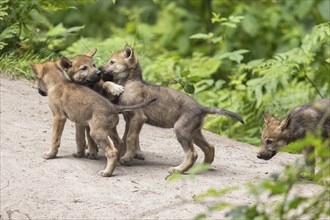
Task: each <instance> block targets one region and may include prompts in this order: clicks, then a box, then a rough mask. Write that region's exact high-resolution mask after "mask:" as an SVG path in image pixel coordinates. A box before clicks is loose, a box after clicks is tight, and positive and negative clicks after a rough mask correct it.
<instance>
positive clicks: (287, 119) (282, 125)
mask: <svg viewBox="0 0 330 220" xmlns="http://www.w3.org/2000/svg"><path fill="white" fill-rule="evenodd" d="M290 122H291V114H289V115H288V116H286V117H285V119H283V120H282V121H281V123H280V128H281V130H282V131H283V130H284V129H286V128H287V127H288V126H289V125H290Z"/></svg>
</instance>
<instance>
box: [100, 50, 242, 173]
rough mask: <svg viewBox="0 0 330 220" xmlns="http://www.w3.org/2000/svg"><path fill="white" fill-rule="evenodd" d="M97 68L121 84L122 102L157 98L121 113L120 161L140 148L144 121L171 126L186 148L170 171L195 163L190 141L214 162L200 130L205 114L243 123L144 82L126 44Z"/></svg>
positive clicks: (194, 151)
mask: <svg viewBox="0 0 330 220" xmlns="http://www.w3.org/2000/svg"><path fill="white" fill-rule="evenodd" d="M100 70H101V71H102V74H103V75H105V76H106V75H111V76H112V78H113V81H114V82H115V83H117V84H119V85H123V86H124V89H125V92H124V93H122V94H121V96H120V97H119V101H120V103H121V104H125V105H126V104H127V105H131V104H135V103H138V102H140V101H141V100H144V99H148V98H150V97H155V98H157V101H156V102H154V103H152V104H150V105H148V106H147V107H145V108H143V109H138V110H136V111H132V112H129V113H127V114H126V113H125V114H124V116H125V119H126V129H125V134H124V137H123V141H124V143H126V153H125V155H124V156H123V157H122V158H121V159H120V162H121V163H127V162H129V161H131V160H132V159H133V157H134V155H135V153H136V150H137V149H138V148H139V133H140V131H141V128H142V126H143V124H144V123H148V124H150V125H154V126H157V127H162V128H174V132H175V134H176V137H177V140H178V141H179V143H180V144H181V146H182V148H183V150H184V152H185V158H184V160H183V162H182V163H181V164H180V165H179V166H176V167H171V168H170V169H169V172H170V173H173V172H185V171H187V170H188V169H189V168H190V167H191V166H192V165H193V164H194V163H195V161H196V159H197V152H196V150H195V148H194V145H193V144H196V145H197V146H198V147H200V148H201V149H202V151H203V152H204V155H205V158H204V162H205V163H212V162H213V160H214V147H213V146H212V145H211V144H210V143H208V142H207V141H206V140H205V138H204V136H203V135H202V131H201V129H202V125H203V119H204V117H205V115H207V114H219V115H225V116H229V117H232V118H235V119H237V120H239V121H240V122H242V123H244V122H243V119H242V118H241V117H240V116H239V115H238V114H236V113H233V112H230V111H227V110H224V109H214V108H207V107H204V106H201V105H199V104H198V103H197V102H196V101H195V100H194V99H192V98H191V97H190V96H188V95H186V94H184V93H182V92H179V91H176V90H173V89H170V88H165V87H160V86H156V85H151V84H149V83H147V82H145V81H144V80H143V79H142V71H141V67H140V64H139V62H138V58H137V56H136V55H135V53H134V51H133V49H132V48H131V47H129V46H125V48H124V50H122V51H118V52H116V53H114V54H113V55H112V56H111V59H110V61H109V63H107V64H105V65H104V66H103V67H102V68H101V69H100Z"/></svg>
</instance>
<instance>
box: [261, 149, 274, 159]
mask: <svg viewBox="0 0 330 220" xmlns="http://www.w3.org/2000/svg"><path fill="white" fill-rule="evenodd" d="M275 154H276V151H268V152H267V153H264V152H263V153H260V152H259V153H258V154H257V157H258V158H259V159H263V160H269V159H271V158H272V157H274V156H275Z"/></svg>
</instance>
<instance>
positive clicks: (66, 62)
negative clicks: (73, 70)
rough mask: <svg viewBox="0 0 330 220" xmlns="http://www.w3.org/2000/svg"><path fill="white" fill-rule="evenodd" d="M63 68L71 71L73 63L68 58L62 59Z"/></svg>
mask: <svg viewBox="0 0 330 220" xmlns="http://www.w3.org/2000/svg"><path fill="white" fill-rule="evenodd" d="M60 64H61V67H62V68H63V69H65V70H67V69H69V68H70V67H72V62H71V61H70V60H69V59H68V58H66V57H61V61H60Z"/></svg>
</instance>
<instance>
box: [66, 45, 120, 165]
mask: <svg viewBox="0 0 330 220" xmlns="http://www.w3.org/2000/svg"><path fill="white" fill-rule="evenodd" d="M96 51H97V50H96V49H92V50H90V51H89V52H87V53H86V54H80V55H76V56H74V57H73V58H72V59H70V60H69V59H67V58H65V57H63V59H67V60H69V61H68V62H71V63H72V64H73V65H70V66H65V67H63V68H64V69H63V70H64V71H62V73H63V75H64V77H65V78H66V79H67V80H68V81H70V82H73V83H76V84H80V85H84V86H87V87H89V88H90V89H92V90H94V91H96V92H97V93H99V94H100V95H102V96H104V97H106V98H107V99H108V100H109V101H114V100H115V99H116V97H118V96H119V95H120V94H121V93H122V92H123V91H124V87H123V86H121V85H117V84H115V83H113V82H104V81H103V80H102V76H101V71H96V72H95V71H85V70H84V69H87V68H88V65H87V64H83V65H80V66H79V65H75V64H76V63H79V62H80V61H81V60H85V59H86V57H89V58H93V56H94V55H95V53H96ZM95 68H96V66H95V64H93V69H94V70H95ZM86 136H87V143H88V144H87V146H86V147H87V148H88V150H87V153H86V157H88V158H89V159H97V152H98V148H97V145H96V144H95V143H94V141H93V139H92V138H91V137H90V135H89V127H86ZM81 138H84V137H81ZM121 153H124V149H122V150H121ZM121 156H122V155H121Z"/></svg>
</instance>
